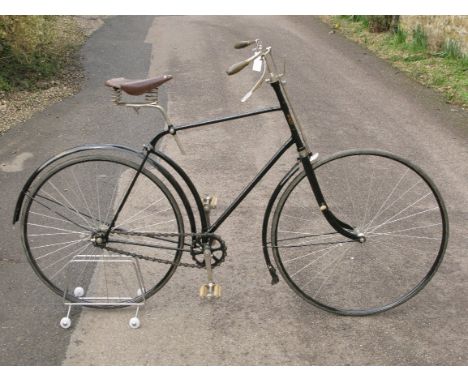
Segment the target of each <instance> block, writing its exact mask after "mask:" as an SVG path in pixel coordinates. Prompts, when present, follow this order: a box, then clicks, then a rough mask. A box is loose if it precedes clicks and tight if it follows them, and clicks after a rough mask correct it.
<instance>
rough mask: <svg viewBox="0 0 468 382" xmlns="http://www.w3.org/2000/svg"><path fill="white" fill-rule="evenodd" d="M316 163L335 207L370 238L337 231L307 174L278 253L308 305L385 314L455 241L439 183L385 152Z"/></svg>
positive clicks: (282, 214) (296, 190) (294, 191)
mask: <svg viewBox="0 0 468 382" xmlns="http://www.w3.org/2000/svg"><path fill="white" fill-rule="evenodd" d="M315 167H316V175H317V178H318V180H319V184H320V186H321V189H322V192H323V194H324V196H325V199H326V200H327V204H328V206H329V208H330V209H331V211H332V212H333V213H334V214H335V215H336V216H337V217H338V218H339V219H340V220H342V221H344V222H346V223H348V224H350V225H351V226H353V227H355V228H357V230H358V231H359V232H361V233H362V234H363V236H364V237H365V239H366V240H365V243H358V242H356V241H351V240H349V239H347V238H345V237H343V236H341V235H339V234H337V233H336V232H335V233H334V230H333V229H331V227H330V226H329V225H328V223H327V222H326V221H325V219H324V218H323V216H322V214H321V212H320V211H319V209H318V207H317V203H316V201H315V199H314V197H313V195H312V192H311V190H310V185H309V183H308V181H307V178H306V177H305V175H304V174H302V175H299V176H298V177H297V178H296V179H295V180H294V181H293V182H292V183H291V184H290V185H289V186H288V188H287V189H286V191H285V192H284V194H283V195H282V197H281V199H280V201H279V203H278V208H277V211H276V212H275V216H274V220H273V224H272V247H273V248H272V249H273V254H274V256H275V259H276V261H277V263H278V267H279V268H280V271H281V273H282V274H283V276H284V277H285V279H286V281H287V282H288V284H289V285H290V286H291V287H292V288H293V289H294V290H295V291H296V292H297V293H298V294H299V295H301V297H303V298H305V299H306V300H307V301H308V302H311V303H313V304H315V305H317V306H319V307H321V308H323V309H326V310H329V311H332V312H335V313H339V314H347V315H365V314H372V313H377V312H381V311H384V310H387V309H390V308H392V307H395V306H397V305H399V304H401V303H403V302H405V301H407V300H408V299H409V298H411V297H412V296H414V295H415V294H416V293H417V292H419V291H420V290H421V289H422V288H423V287H424V286H425V285H426V284H427V282H429V280H430V278H431V277H432V276H433V274H434V273H435V271H436V270H437V268H438V266H439V265H440V262H441V261H442V257H443V254H444V252H445V248H446V245H447V239H448V221H447V215H446V211H445V207H444V205H443V201H442V199H441V198H440V195H439V192H438V191H437V188H436V187H435V185H434V184H433V183H432V181H430V179H429V178H428V177H427V176H426V175H425V174H424V172H422V170H421V169H419V168H418V167H416V166H414V165H411V164H409V163H408V162H407V161H405V160H403V159H401V158H399V157H397V156H394V155H392V154H389V153H384V152H379V151H370V150H369V151H348V152H343V153H341V154H338V155H336V156H333V157H331V158H330V159H327V160H325V161H323V162H321V163H318V164H317V165H316V166H315ZM312 235H316V236H312Z"/></svg>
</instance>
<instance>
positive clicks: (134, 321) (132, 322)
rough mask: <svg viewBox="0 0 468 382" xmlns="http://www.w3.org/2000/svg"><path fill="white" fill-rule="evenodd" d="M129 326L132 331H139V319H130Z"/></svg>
mask: <svg viewBox="0 0 468 382" xmlns="http://www.w3.org/2000/svg"><path fill="white" fill-rule="evenodd" d="M128 325H129V326H130V327H131V328H132V329H138V328H139V327H140V319H139V318H138V317H132V318H130V321H129V322H128Z"/></svg>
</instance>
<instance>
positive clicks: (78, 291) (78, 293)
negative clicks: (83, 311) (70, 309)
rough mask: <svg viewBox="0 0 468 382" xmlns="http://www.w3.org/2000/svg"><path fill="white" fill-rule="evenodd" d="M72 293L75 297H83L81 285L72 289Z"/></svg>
mask: <svg viewBox="0 0 468 382" xmlns="http://www.w3.org/2000/svg"><path fill="white" fill-rule="evenodd" d="M73 295H74V296H75V297H83V296H84V289H83V288H82V287H76V288H75V289H74V291H73Z"/></svg>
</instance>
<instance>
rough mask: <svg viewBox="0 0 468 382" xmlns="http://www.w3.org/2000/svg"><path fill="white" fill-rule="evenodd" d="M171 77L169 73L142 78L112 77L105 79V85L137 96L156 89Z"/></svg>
mask: <svg viewBox="0 0 468 382" xmlns="http://www.w3.org/2000/svg"><path fill="white" fill-rule="evenodd" d="M171 79H172V76H171V75H164V76H159V77H153V78H147V79H144V80H129V79H127V78H123V77H120V78H112V79H110V80H107V81H106V86H109V87H111V88H114V89H120V90H123V91H124V92H125V93H127V94H130V95H134V96H138V95H141V94H144V93H149V92H150V91H152V90H154V89H157V88H158V87H159V86H161V85H162V84H163V83H164V82H167V81H169V80H171Z"/></svg>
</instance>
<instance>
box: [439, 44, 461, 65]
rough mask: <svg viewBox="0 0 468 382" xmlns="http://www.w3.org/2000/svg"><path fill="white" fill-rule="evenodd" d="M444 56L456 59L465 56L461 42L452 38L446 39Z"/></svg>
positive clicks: (443, 48)
mask: <svg viewBox="0 0 468 382" xmlns="http://www.w3.org/2000/svg"><path fill="white" fill-rule="evenodd" d="M441 55H442V57H446V58H450V59H452V60H455V59H457V58H464V57H463V53H462V51H461V47H460V43H459V42H457V41H454V40H451V39H448V40H446V41H445V43H444V46H443V47H442V51H441Z"/></svg>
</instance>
